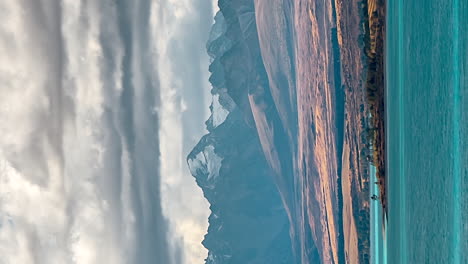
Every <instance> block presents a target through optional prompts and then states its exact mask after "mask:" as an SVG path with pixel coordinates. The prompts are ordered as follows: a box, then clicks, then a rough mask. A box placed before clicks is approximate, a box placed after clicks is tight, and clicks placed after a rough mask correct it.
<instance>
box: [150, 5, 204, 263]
mask: <svg viewBox="0 0 468 264" xmlns="http://www.w3.org/2000/svg"><path fill="white" fill-rule="evenodd" d="M212 23H213V13H212V3H211V2H210V1H206V0H195V1H194V0H178V1H175V0H172V1H171V0H168V1H158V4H157V5H155V6H153V10H152V20H151V25H152V33H153V36H152V38H153V41H151V42H152V43H154V44H155V54H157V57H156V58H155V61H157V68H158V72H159V76H160V84H161V107H160V109H159V113H160V118H161V120H160V121H161V123H160V124H161V130H160V141H161V177H162V178H161V188H162V189H161V194H162V199H163V212H164V215H165V216H166V217H167V218H168V219H170V221H169V223H170V230H171V232H170V233H171V239H170V240H171V241H178V243H181V245H182V248H183V249H184V252H183V253H184V258H185V259H184V260H183V262H181V263H190V264H191V263H202V262H203V260H204V259H205V258H206V257H207V251H206V249H205V248H204V247H203V246H202V245H201V241H202V240H203V237H204V235H205V234H206V231H207V227H208V221H207V219H208V215H209V209H208V206H209V205H208V203H207V201H206V200H205V199H204V198H203V196H202V192H201V190H200V188H199V187H197V186H196V183H195V179H194V178H193V177H192V176H191V175H190V172H189V170H188V168H187V165H186V156H187V154H188V153H189V152H190V150H191V149H192V148H193V147H194V146H195V144H196V143H197V141H198V140H199V139H200V138H201V136H202V135H203V134H205V133H206V130H205V128H204V122H205V120H206V119H207V118H208V115H209V108H208V105H209V103H208V99H209V98H210V93H209V91H210V89H211V87H210V84H209V83H208V77H209V76H208V65H209V58H208V55H207V54H206V48H205V43H206V41H207V39H208V32H209V30H210V28H211V25H212ZM173 254H174V255H178V254H180V253H176V252H174V253H173Z"/></svg>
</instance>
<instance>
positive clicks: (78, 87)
mask: <svg viewBox="0 0 468 264" xmlns="http://www.w3.org/2000/svg"><path fill="white" fill-rule="evenodd" d="M0 10H1V11H0V13H2V17H3V22H2V24H1V25H0V62H1V63H0V80H1V82H2V86H1V87H0V96H1V98H2V102H0V130H1V131H2V137H1V138H0V185H1V186H2V188H0V262H2V263H3V262H5V263H24V264H28V263H47V264H49V263H116V264H118V263H143V264H144V263H154V262H156V263H175V262H173V261H172V260H174V256H171V253H170V249H169V247H170V245H169V242H168V241H169V239H170V238H168V233H167V232H168V229H169V227H168V225H169V223H168V222H167V220H166V219H165V218H164V217H163V215H162V208H161V204H160V193H159V181H160V174H159V170H160V166H161V165H160V160H159V158H158V157H159V144H160V142H159V138H158V131H159V128H160V127H159V125H158V124H159V122H158V116H157V115H155V113H154V111H153V109H154V108H157V107H158V102H159V96H160V95H159V79H158V78H157V76H158V75H157V74H156V71H157V69H156V68H155V67H156V65H153V62H152V60H151V59H147V57H148V56H147V54H151V52H152V50H151V49H152V48H151V43H150V41H152V40H153V39H149V38H148V36H149V35H150V32H149V30H153V28H149V20H150V15H151V13H150V12H149V10H152V5H151V2H149V1H144V0H141V1H132V2H128V1H118V0H117V1H114V0H107V1H78V0H63V1H54V0H42V1H33V0H18V1H6V2H1V3H0ZM153 56H154V58H157V55H156V54H153ZM172 246H173V249H172V252H179V251H180V250H183V249H180V248H177V246H178V245H177V244H176V243H175V244H173V245H172Z"/></svg>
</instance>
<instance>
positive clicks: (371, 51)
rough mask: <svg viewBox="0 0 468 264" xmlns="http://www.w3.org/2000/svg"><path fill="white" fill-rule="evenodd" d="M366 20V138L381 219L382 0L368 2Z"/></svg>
mask: <svg viewBox="0 0 468 264" xmlns="http://www.w3.org/2000/svg"><path fill="white" fill-rule="evenodd" d="M367 3H368V4H367V7H366V9H367V15H368V17H367V22H368V25H367V27H366V30H367V31H366V41H365V43H366V44H365V46H366V47H365V50H366V56H367V66H368V68H367V78H366V87H365V90H366V98H367V102H368V107H369V112H370V116H371V118H370V120H369V124H368V128H367V133H368V134H367V136H368V140H369V145H370V146H369V152H370V153H369V155H370V157H369V160H370V162H371V163H372V164H373V165H374V166H375V167H376V178H377V182H375V184H377V185H378V187H379V193H380V195H379V197H380V202H381V204H382V208H383V214H384V219H385V218H386V215H387V212H388V211H387V192H386V174H385V172H386V164H385V160H386V150H385V85H384V83H385V79H384V78H385V76H384V74H385V68H384V41H385V40H384V38H385V0H369V1H368V2H367Z"/></svg>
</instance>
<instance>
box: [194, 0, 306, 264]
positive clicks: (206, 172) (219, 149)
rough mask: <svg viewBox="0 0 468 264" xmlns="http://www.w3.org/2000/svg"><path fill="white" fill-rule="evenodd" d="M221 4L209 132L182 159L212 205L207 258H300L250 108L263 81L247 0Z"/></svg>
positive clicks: (288, 263)
mask: <svg viewBox="0 0 468 264" xmlns="http://www.w3.org/2000/svg"><path fill="white" fill-rule="evenodd" d="M219 6H220V12H218V14H217V15H216V17H215V24H214V25H213V28H212V31H211V34H210V39H209V41H208V43H207V50H208V54H209V55H210V57H211V60H212V63H211V65H210V71H211V73H212V74H211V77H210V82H211V83H212V85H213V89H212V91H211V92H212V95H213V100H212V104H211V106H210V109H211V116H210V118H209V119H208V120H207V122H206V125H207V129H208V131H209V134H208V135H205V136H204V137H203V138H202V139H201V140H200V142H199V143H198V144H197V146H195V148H194V149H193V150H192V152H191V153H190V154H189V155H188V157H187V162H188V165H189V168H190V171H191V173H192V174H193V175H194V177H195V178H196V181H197V184H198V185H199V186H200V187H201V188H202V190H203V193H204V195H205V197H206V199H207V200H208V201H209V202H210V204H211V206H210V209H211V215H210V217H209V228H208V233H207V234H206V236H205V239H204V241H203V245H204V246H205V247H206V248H207V249H208V250H209V254H208V258H207V259H206V263H209V264H220V263H223V264H224V263H232V264H238V263H242V264H244V263H258V264H263V263H272V264H275V263H277V264H283V263H284V264H294V263H299V261H298V260H296V259H295V257H294V254H293V245H292V243H291V236H290V224H289V223H290V221H289V219H288V214H287V212H286V210H285V207H284V205H283V202H282V200H281V197H280V195H279V192H278V189H277V185H276V181H275V180H274V177H272V175H274V173H273V172H272V169H271V166H270V165H269V163H268V162H267V160H266V159H265V155H264V152H263V149H262V145H261V144H260V140H259V136H258V132H257V130H256V124H255V120H254V116H253V113H252V109H251V103H250V100H251V98H250V97H251V96H249V94H250V93H249V91H255V90H258V87H259V86H261V85H264V86H268V80H267V75H266V72H265V69H264V67H263V62H262V58H261V54H260V49H259V42H258V35H257V32H256V24H255V13H254V5H253V1H251V0H246V1H244V0H241V1H220V2H219ZM271 103H272V101H271V99H270V101H269V102H268V104H271ZM267 108H268V107H267Z"/></svg>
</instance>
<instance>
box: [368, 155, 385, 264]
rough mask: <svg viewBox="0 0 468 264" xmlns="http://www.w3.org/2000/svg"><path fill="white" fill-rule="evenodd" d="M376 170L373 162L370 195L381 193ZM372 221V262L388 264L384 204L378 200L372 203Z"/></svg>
mask: <svg viewBox="0 0 468 264" xmlns="http://www.w3.org/2000/svg"><path fill="white" fill-rule="evenodd" d="M375 173H376V170H375V166H373V165H372V164H371V165H370V179H371V180H370V183H369V184H370V185H371V186H370V188H369V190H370V196H369V199H370V197H371V196H372V195H374V194H375V195H377V196H378V195H379V194H380V192H379V187H378V185H377V184H375V182H376V181H377V178H376V174H375ZM370 211H371V214H370V221H371V230H370V233H371V238H370V240H371V263H372V264H386V262H385V261H386V248H385V243H384V242H385V241H384V240H383V239H384V236H383V232H382V231H383V226H382V223H383V219H382V217H383V214H382V204H381V203H380V202H378V201H372V200H371V204H370Z"/></svg>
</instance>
